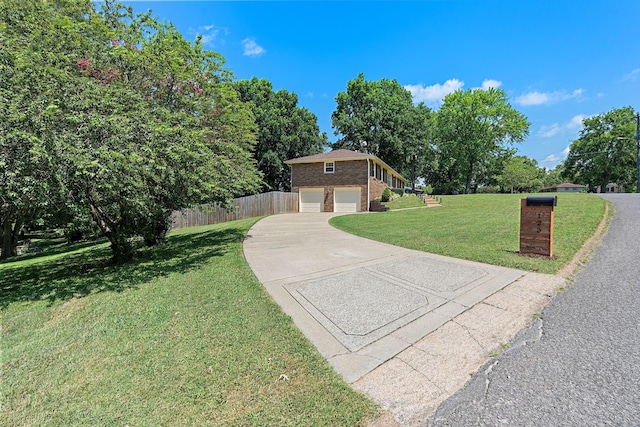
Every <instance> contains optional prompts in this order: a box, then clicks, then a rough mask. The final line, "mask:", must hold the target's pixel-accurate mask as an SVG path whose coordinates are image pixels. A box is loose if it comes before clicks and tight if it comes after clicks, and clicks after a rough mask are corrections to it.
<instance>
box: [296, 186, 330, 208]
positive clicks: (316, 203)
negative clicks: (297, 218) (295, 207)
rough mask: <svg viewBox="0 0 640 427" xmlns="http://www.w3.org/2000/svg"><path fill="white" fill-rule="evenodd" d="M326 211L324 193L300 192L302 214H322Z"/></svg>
mask: <svg viewBox="0 0 640 427" xmlns="http://www.w3.org/2000/svg"><path fill="white" fill-rule="evenodd" d="M323 210H324V191H323V190H322V189H320V190H315V189H313V190H300V212H322V211H323Z"/></svg>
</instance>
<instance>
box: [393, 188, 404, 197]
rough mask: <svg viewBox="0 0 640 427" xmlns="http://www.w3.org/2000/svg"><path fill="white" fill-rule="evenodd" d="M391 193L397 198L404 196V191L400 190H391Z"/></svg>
mask: <svg viewBox="0 0 640 427" xmlns="http://www.w3.org/2000/svg"><path fill="white" fill-rule="evenodd" d="M391 191H393V192H394V193H396V194H397V195H398V196H404V190H403V189H402V188H393V189H391Z"/></svg>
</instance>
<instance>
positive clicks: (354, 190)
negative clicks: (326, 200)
mask: <svg viewBox="0 0 640 427" xmlns="http://www.w3.org/2000/svg"><path fill="white" fill-rule="evenodd" d="M333 194H334V199H333V211H334V212H360V210H361V209H360V187H343V188H340V187H337V188H335V189H334V192H333Z"/></svg>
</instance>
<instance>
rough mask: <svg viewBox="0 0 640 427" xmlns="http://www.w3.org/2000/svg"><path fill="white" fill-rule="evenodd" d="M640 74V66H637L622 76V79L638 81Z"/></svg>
mask: <svg viewBox="0 0 640 427" xmlns="http://www.w3.org/2000/svg"><path fill="white" fill-rule="evenodd" d="M638 76H640V68H636V69H635V70H633V71H631V72H630V73H627V74H625V75H624V76H623V77H622V80H631V81H636V79H637V78H638Z"/></svg>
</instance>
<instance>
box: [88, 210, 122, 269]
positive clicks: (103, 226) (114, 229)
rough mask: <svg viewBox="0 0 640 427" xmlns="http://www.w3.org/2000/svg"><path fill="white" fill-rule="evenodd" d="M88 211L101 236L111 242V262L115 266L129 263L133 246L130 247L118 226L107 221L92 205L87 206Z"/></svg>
mask: <svg viewBox="0 0 640 427" xmlns="http://www.w3.org/2000/svg"><path fill="white" fill-rule="evenodd" d="M89 210H90V211H91V217H92V218H93V220H94V221H95V223H96V224H97V225H98V227H99V228H100V230H101V231H102V234H104V235H105V237H106V238H107V239H109V242H111V254H112V260H113V262H114V263H115V264H124V263H125V262H127V261H129V260H130V259H131V257H132V256H133V246H131V242H129V239H128V237H127V236H126V235H125V234H124V233H122V230H121V228H120V227H118V224H114V223H113V222H112V221H109V220H108V218H106V217H105V215H103V213H102V211H101V210H100V208H98V207H97V206H95V205H94V204H89Z"/></svg>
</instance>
